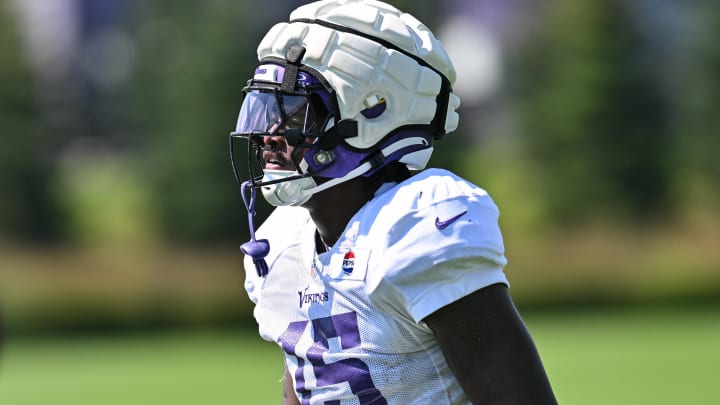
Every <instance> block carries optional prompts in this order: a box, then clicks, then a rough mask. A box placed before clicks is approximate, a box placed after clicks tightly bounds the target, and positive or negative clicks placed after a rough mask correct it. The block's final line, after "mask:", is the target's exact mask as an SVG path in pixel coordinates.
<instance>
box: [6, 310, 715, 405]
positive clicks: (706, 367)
mask: <svg viewBox="0 0 720 405" xmlns="http://www.w3.org/2000/svg"><path fill="white" fill-rule="evenodd" d="M526 320H527V323H528V325H529V327H530V329H531V331H532V333H533V335H534V337H535V339H536V342H537V345H538V347H539V349H540V352H541V355H542V357H543V360H544V361H545V365H546V368H547V370H548V373H549V375H550V378H551V380H552V383H553V386H554V388H555V391H556V394H557V396H558V399H559V400H560V403H562V404H604V405H606V404H717V403H720V389H719V388H718V383H720V379H719V377H718V375H719V374H718V368H719V367H720V366H719V365H720V311H718V310H717V308H713V309H706V310H692V311H690V310H682V311H681V310H660V309H653V310H647V311H643V310H637V309H636V310H632V311H625V312H618V311H597V312H587V311H586V312H576V313H573V314H556V315H539V314H538V315H536V314H532V315H528V316H527V317H526ZM281 374H282V360H281V356H280V353H279V351H278V349H276V348H275V347H274V346H273V345H271V344H269V343H264V342H262V341H261V340H260V339H259V338H258V337H255V335H254V334H252V333H251V332H248V333H241V332H237V333H230V332H224V333H207V332H197V333H187V332H185V333H164V334H151V335H146V334H137V335H130V336H116V337H105V338H100V337H94V338H83V337H77V338H63V339H23V340H10V342H9V343H8V345H7V347H6V348H5V351H4V352H3V353H2V355H0V404H2V405H40V404H42V405H47V404H54V405H65V404H68V405H70V404H72V405H86V404H87V405H90V404H92V405H97V404H103V405H115V404H174V405H181V404H199V403H202V404H277V403H279V399H280V397H281V392H280V383H279V379H280V377H281Z"/></svg>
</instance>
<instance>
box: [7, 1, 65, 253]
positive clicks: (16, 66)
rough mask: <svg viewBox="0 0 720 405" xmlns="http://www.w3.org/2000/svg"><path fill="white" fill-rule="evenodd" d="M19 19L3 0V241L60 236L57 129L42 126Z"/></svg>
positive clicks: (51, 239)
mask: <svg viewBox="0 0 720 405" xmlns="http://www.w3.org/2000/svg"><path fill="white" fill-rule="evenodd" d="M15 23H16V20H15V19H14V18H11V13H10V9H9V8H8V4H7V3H0V66H2V69H0V125H2V131H3V135H2V144H1V145H0V241H2V240H10V241H15V242H25V243H38V242H40V243H47V242H54V241H56V240H57V239H58V238H59V237H60V235H61V233H62V232H61V227H60V223H61V220H60V212H59V209H58V207H57V206H56V204H55V199H53V198H52V184H53V179H54V175H55V172H54V169H53V168H54V166H53V165H54V158H53V153H54V150H53V149H54V147H55V146H56V144H55V142H54V139H55V138H54V134H51V133H43V132H42V131H41V130H40V119H41V117H40V114H39V111H38V106H37V104H36V100H35V99H34V98H33V86H32V79H31V72H30V68H29V66H28V65H27V62H26V61H27V59H26V58H25V57H24V55H23V51H22V49H21V44H22V41H21V39H20V35H19V31H18V27H17V25H16V24H15Z"/></svg>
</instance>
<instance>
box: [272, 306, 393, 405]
mask: <svg viewBox="0 0 720 405" xmlns="http://www.w3.org/2000/svg"><path fill="white" fill-rule="evenodd" d="M310 322H312V331H311V332H312V335H313V340H314V343H313V344H312V346H310V348H309V349H308V350H307V356H306V357H305V358H303V357H300V356H298V354H297V352H296V351H295V349H296V346H297V343H298V341H299V340H300V337H301V336H302V335H303V333H305V330H306V328H307V326H308V323H310ZM335 338H339V342H340V348H341V349H342V350H347V349H352V348H354V347H358V346H360V331H359V330H358V321H357V315H356V314H355V313H354V312H348V313H345V314H340V315H333V316H328V317H325V318H318V319H313V320H312V321H298V322H292V323H290V325H288V328H287V330H286V331H285V332H284V333H283V334H282V336H280V338H279V339H278V340H279V342H280V344H281V345H282V348H283V350H285V352H287V353H288V354H290V355H291V356H294V357H295V358H296V359H297V362H298V368H297V371H296V372H295V389H296V390H297V392H298V393H299V394H300V395H301V397H302V403H303V405H305V404H309V403H310V397H311V396H312V393H311V391H310V390H309V389H307V388H306V387H305V377H304V375H303V369H304V368H305V367H306V366H308V364H307V362H309V363H310V364H309V366H310V367H312V371H313V373H314V374H315V379H316V380H317V386H318V387H324V386H328V385H333V384H338V383H341V382H347V383H348V384H349V385H350V390H351V391H352V393H353V394H355V395H356V396H357V397H358V399H359V400H360V404H363V405H365V404H377V405H383V404H387V401H386V400H385V398H383V396H382V394H380V391H378V390H377V388H375V385H374V384H373V382H372V378H370V370H369V369H368V366H367V364H365V363H364V362H363V361H362V360H360V359H355V358H349V359H344V360H339V361H336V362H333V363H330V364H326V363H325V361H324V360H323V354H324V353H326V352H328V350H329V343H328V341H329V340H330V339H335ZM339 403H340V401H332V402H325V404H326V405H336V404H339Z"/></svg>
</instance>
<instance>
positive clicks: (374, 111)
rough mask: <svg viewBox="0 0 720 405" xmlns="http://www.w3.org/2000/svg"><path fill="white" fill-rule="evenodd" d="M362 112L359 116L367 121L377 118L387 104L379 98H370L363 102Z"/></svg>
mask: <svg viewBox="0 0 720 405" xmlns="http://www.w3.org/2000/svg"><path fill="white" fill-rule="evenodd" d="M363 106H364V107H365V109H364V110H362V111H360V114H362V115H363V117H365V118H367V119H372V118H377V117H379V116H380V114H382V113H383V112H385V109H387V102H386V101H385V99H384V98H383V97H381V96H377V95H374V96H370V97H368V98H367V99H365V101H363Z"/></svg>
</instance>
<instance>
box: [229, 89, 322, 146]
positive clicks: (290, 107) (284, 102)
mask: <svg viewBox="0 0 720 405" xmlns="http://www.w3.org/2000/svg"><path fill="white" fill-rule="evenodd" d="M317 127H318V125H317V117H316V115H315V113H314V111H313V108H312V107H311V104H310V100H309V98H308V96H307V95H305V94H283V93H280V92H278V91H267V90H250V91H248V92H247V94H246V95H245V99H244V100H243V104H242V107H241V108H240V114H239V115H238V120H237V125H236V127H235V133H236V134H239V135H245V136H250V135H275V134H278V135H282V133H283V132H284V131H286V130H288V129H296V130H299V131H300V133H301V134H309V133H312V132H314V131H317Z"/></svg>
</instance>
